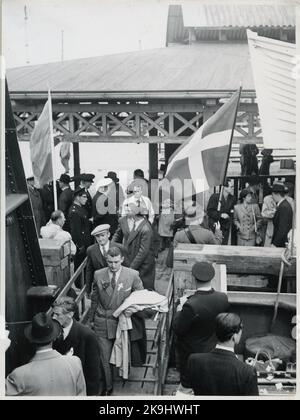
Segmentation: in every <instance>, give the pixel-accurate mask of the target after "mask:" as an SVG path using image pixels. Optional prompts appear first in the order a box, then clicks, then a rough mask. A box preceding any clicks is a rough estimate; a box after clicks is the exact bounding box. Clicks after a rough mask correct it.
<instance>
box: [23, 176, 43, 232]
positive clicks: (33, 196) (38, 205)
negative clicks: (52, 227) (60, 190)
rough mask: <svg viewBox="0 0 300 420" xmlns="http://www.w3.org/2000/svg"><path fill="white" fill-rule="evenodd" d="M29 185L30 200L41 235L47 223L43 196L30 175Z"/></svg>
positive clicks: (37, 228)
mask: <svg viewBox="0 0 300 420" xmlns="http://www.w3.org/2000/svg"><path fill="white" fill-rule="evenodd" d="M27 186H28V192H29V198H30V202H31V205H32V210H33V216H34V221H35V226H36V231H37V235H38V236H40V229H41V227H42V226H44V224H45V223H46V217H45V213H44V208H43V201H42V197H41V194H40V191H39V190H38V189H37V188H36V187H35V185H34V177H33V176H30V177H28V178H27Z"/></svg>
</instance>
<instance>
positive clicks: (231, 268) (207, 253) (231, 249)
mask: <svg viewBox="0 0 300 420" xmlns="http://www.w3.org/2000/svg"><path fill="white" fill-rule="evenodd" d="M283 251H284V248H269V247H265V248H260V247H248V246H230V245H227V246H222V245H192V244H178V246H177V248H175V250H174V271H175V270H179V271H188V272H191V269H192V266H193V264H194V263H195V262H196V261H206V262H211V263H216V264H225V265H226V267H227V273H231V274H239V273H240V274H263V275H269V274H272V275H275V276H278V275H279V270H280V263H281V255H282V252H283ZM295 275H296V261H293V264H292V265H291V266H290V267H287V266H286V267H285V270H284V277H291V276H292V277H294V276H295Z"/></svg>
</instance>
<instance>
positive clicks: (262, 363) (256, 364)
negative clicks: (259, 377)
mask: <svg viewBox="0 0 300 420" xmlns="http://www.w3.org/2000/svg"><path fill="white" fill-rule="evenodd" d="M260 355H264V356H266V357H267V360H259V359H258V357H259V356H260ZM245 362H246V363H247V364H248V365H250V366H252V367H253V368H255V369H256V371H257V372H258V373H267V374H268V373H272V372H275V370H277V368H278V366H279V365H280V364H282V361H281V360H280V359H273V360H272V359H271V355H270V353H269V352H268V351H265V350H262V349H260V350H258V351H257V352H256V355H255V357H254V358H253V357H248V359H246V360H245Z"/></svg>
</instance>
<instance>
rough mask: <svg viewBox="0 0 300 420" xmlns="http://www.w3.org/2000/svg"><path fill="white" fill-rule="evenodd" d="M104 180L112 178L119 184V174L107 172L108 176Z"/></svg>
mask: <svg viewBox="0 0 300 420" xmlns="http://www.w3.org/2000/svg"><path fill="white" fill-rule="evenodd" d="M104 178H111V179H112V180H113V181H114V182H119V181H120V180H119V178H118V177H117V174H116V173H115V172H114V171H109V172H107V175H106V176H105V177H104Z"/></svg>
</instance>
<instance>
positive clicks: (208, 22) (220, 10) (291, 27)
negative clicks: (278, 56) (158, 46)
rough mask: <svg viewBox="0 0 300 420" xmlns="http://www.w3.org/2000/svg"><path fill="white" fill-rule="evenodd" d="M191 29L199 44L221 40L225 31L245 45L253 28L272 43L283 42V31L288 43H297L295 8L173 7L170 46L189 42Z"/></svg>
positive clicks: (168, 32) (170, 17)
mask: <svg viewBox="0 0 300 420" xmlns="http://www.w3.org/2000/svg"><path fill="white" fill-rule="evenodd" d="M183 13H184V14H183ZM189 27H192V28H194V29H196V35H197V40H206V41H209V40H218V38H219V32H218V30H219V28H224V29H226V36H227V40H228V41H233V40H240V41H242V40H244V41H246V39H247V36H246V28H251V29H252V30H254V31H255V32H258V34H259V35H260V36H266V37H268V38H273V39H280V37H281V30H283V29H284V31H285V33H286V35H287V40H288V41H289V42H295V8H294V7H292V6H270V5H268V6H258V5H251V6H250V5H249V6H242V5H240V6H233V5H213V4H211V5H208V4H207V5H201V4H199V3H197V2H193V3H192V4H190V3H189V2H185V3H184V4H183V5H182V6H181V5H170V6H169V14H168V26H167V44H170V43H186V42H188V39H189V33H188V28H189Z"/></svg>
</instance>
